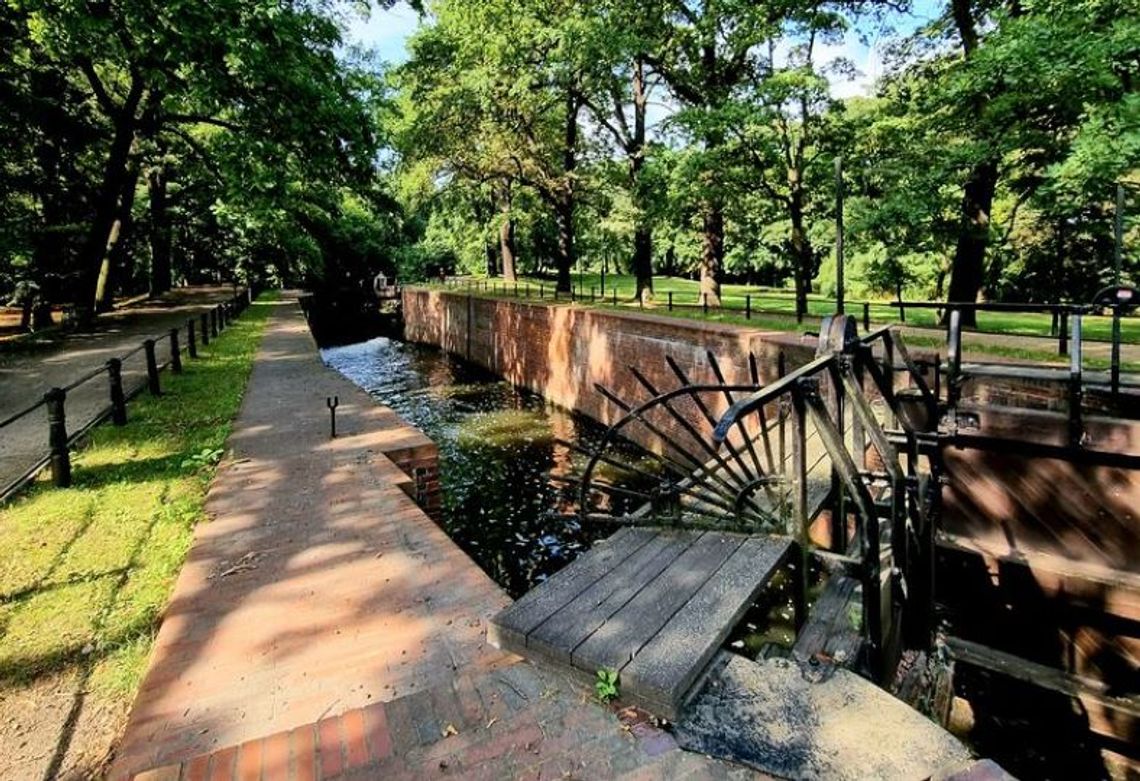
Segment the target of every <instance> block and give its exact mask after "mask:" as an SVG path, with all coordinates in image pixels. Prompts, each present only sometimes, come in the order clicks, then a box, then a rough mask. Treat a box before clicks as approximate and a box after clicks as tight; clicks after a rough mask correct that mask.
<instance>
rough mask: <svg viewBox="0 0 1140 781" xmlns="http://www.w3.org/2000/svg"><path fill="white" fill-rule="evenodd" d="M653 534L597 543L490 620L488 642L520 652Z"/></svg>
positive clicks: (632, 531) (624, 533)
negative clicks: (548, 621) (536, 633)
mask: <svg viewBox="0 0 1140 781" xmlns="http://www.w3.org/2000/svg"><path fill="white" fill-rule="evenodd" d="M656 534H657V533H656V532H655V531H653V530H652V529H638V528H631V527H626V528H623V529H621V530H620V531H618V532H617V533H616V534H614V535H613V536H612V537H609V538H607V539H606V540H604V541H602V542H600V543H598V544H597V545H596V546H595V547H594V548H593V549H592V550H590V552H589V553H586V554H584V555H582V556H580V557H579V558H578V559H577V560H576V561H574V562H573V563H572V564H570V565H569V566H568V567H566V568H564V569H562V570H559V571H558V572H556V573H555V574H554V575H552V576H551V577H550V578H549V579H547V581H546V582H545V583H542V584H541V585H540V586H538V587H537V588H534V589H532V590H531V591H528V592H527V593H526V594H523V596H522V597H521V598H520V599H519V600H518V601H517V602H515V603H514V604H513V605H511V606H510V607H508V608H506V609H505V610H503V611H502V612H500V613H499V614H498V615H496V616H495V617H494V618H492V619H491V623H490V625H489V627H488V631H487V640H488V642H490V643H491V645H493V646H495V647H496V648H503V649H508V650H511V651H516V652H521V651H522V650H523V649H524V648H525V647H526V637H527V635H528V634H530V633H531V632H532V631H533V630H534V628H535V627H537V626H538V625H539V624H541V623H542V622H543V621H545V620H546V618H547V617H548V616H550V614H551V613H553V612H555V611H556V610H558V609H559V608H561V607H562V606H564V605H566V604H567V603H568V602H570V601H572V600H573V599H574V598H575V597H576V596H578V594H580V593H582V592H583V591H585V590H586V589H587V588H589V587H590V586H591V585H592V584H593V583H594V582H595V581H596V580H598V578H601V577H602V576H604V575H605V574H606V573H607V572H609V571H610V570H611V569H613V568H614V567H615V566H617V565H618V564H620V563H621V562H622V561H624V560H625V559H627V558H629V557H630V556H632V555H633V554H634V553H636V552H637V551H638V550H639V549H640V548H641V547H642V546H643V545H645V544H646V543H648V542H649V541H650V540H652V539H653V538H654V537H655V536H656Z"/></svg>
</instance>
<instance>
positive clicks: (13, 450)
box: [0, 285, 234, 493]
mask: <svg viewBox="0 0 1140 781" xmlns="http://www.w3.org/2000/svg"><path fill="white" fill-rule="evenodd" d="M233 295H234V289H233V288H232V287H229V286H221V285H215V286H203V287H188V288H179V289H176V290H172V291H170V292H169V293H167V294H165V295H163V296H161V297H159V298H156V299H151V300H147V301H144V302H141V303H139V304H137V305H132V306H129V307H125V308H123V309H120V310H117V311H115V312H110V313H107V314H105V315H100V317H99V318H98V321H97V323H96V326H95V330H93V331H91V332H85V333H63V332H58V331H57V332H53V333H50V334H49V335H48V336H47V337H46V338H38V337H32V338H30V339H23V340H20V341H14V340H9V341H6V342H4V343H3V345H2V347H0V420H4V419H6V418H8V417H9V416H10V415H12V414H14V413H16V412H19V411H20V410H22V409H24V408H25V407H27V406H29V405H30V404H32V403H34V402H35V401H37V400H38V399H40V398H41V397H42V396H43V394H44V392H45V391H47V390H48V389H50V388H52V387H64V386H66V385H68V384H69V383H71V382H72V381H74V380H76V379H78V378H79V377H81V376H82V375H83V374H85V373H87V372H90V371H93V370H95V369H97V368H99V367H100V366H102V365H103V364H105V363H106V362H107V361H108V360H109V359H111V358H116V357H119V356H121V355H123V354H124V353H126V352H128V351H130V350H132V349H134V348H135V347H138V346H139V344H140V343H141V342H142V340H143V339H145V338H147V337H155V336H158V335H161V334H163V333H165V332H167V331H169V329H171V328H175V327H178V328H181V327H183V326H185V325H186V320H187V319H188V318H190V317H192V316H195V315H198V314H200V313H201V312H205V311H207V310H209V308H210V307H211V306H214V305H216V304H218V303H220V302H222V301H225V300H228V299H229V298H232V297H233ZM184 338H185V332H183V334H182V336H181V337H180V339H184ZM155 351H156V354H157V356H158V360H159V363H162V362H164V361H166V360H167V359H168V357H169V351H170V345H169V341H168V340H163V341H159V342H158V343H157V344H156V346H155ZM145 378H146V363H145V357H144V356H143V354H142V353H141V352H139V353H136V354H135V355H134V356H133V357H132V358H130V359H128V360H127V361H125V362H124V363H123V385H124V387H125V388H127V389H128V390H129V389H130V388H132V387H135V386H137V385H139V384H141V383H142V382H145ZM107 404H108V387H107V379H106V377H102V376H101V377H96V378H94V379H92V380H91V381H90V382H86V383H84V384H82V385H80V386H79V387H78V388H75V389H74V390H72V391H70V392H69V393H68V394H67V403H66V409H67V425H68V430H69V431H76V430H78V429H79V428H81V427H82V426H83V425H85V424H86V423H88V422H89V421H90V420H92V419H93V418H95V417H96V416H97V415H98V414H99V413H100V412H101V411H102V410H103V409H104V408H105V407H106V406H107ZM47 448H48V446H47V414H46V412H45V410H44V409H43V408H40V409H38V410H35V411H34V412H32V413H31V414H29V415H27V416H25V417H23V418H21V419H20V420H18V421H15V422H14V423H12V424H11V425H8V426H5V427H4V428H3V429H0V493H2V492H3V490H4V488H5V487H6V486H8V485H10V484H11V483H12V482H13V481H14V480H17V479H19V478H20V477H21V476H23V475H24V474H25V473H26V472H27V471H28V469H30V468H31V467H32V466H33V465H35V464H36V463H37V462H38V461H39V460H40V459H41V458H43V456H44V455H45V454H46V453H47Z"/></svg>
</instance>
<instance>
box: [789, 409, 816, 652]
mask: <svg viewBox="0 0 1140 781" xmlns="http://www.w3.org/2000/svg"><path fill="white" fill-rule="evenodd" d="M791 406H792V409H791V412H792V475H791V477H792V523H793V524H795V528H794V529H789V530H788V532H789V534H790V536H791V537H792V539H794V540H796V541H797V542H798V545H797V546H796V547H797V549H798V550H797V553H798V556H796V574H795V577H794V578H793V579H792V606H793V610H794V615H795V622H796V630H797V631H798V630H799V629H800V627H802V626H803V625H804V622H805V621H806V620H807V593H808V556H809V553H810V544H811V542H810V537H809V532H808V506H807V488H808V486H807V471H808V464H807V410H806V406H805V404H804V399H803V395H802V393H801V390H800V388H798V387H796V388H794V389H793V391H792V405H791Z"/></svg>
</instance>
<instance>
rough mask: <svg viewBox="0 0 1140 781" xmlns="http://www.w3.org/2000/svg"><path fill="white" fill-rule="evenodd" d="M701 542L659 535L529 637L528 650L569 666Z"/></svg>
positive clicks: (692, 537) (689, 536)
mask: <svg viewBox="0 0 1140 781" xmlns="http://www.w3.org/2000/svg"><path fill="white" fill-rule="evenodd" d="M698 539H700V533H693V532H684V531H679V532H668V531H663V532H661V533H659V534H658V535H657V536H656V537H655V538H654V539H652V540H650V541H649V543H647V544H646V545H643V546H642V547H641V548H640V549H639V550H638V551H637V552H636V553H634V554H633V555H632V556H630V557H629V558H627V559H626V560H624V561H622V562H621V563H620V564H619V565H618V566H617V567H615V568H614V569H613V570H611V571H610V572H609V573H607V574H606V575H605V576H603V577H602V578H600V579H599V580H597V581H595V582H594V584H593V585H591V586H590V587H589V588H587V589H586V590H585V591H583V592H582V593H581V594H579V595H578V596H577V597H576V598H575V599H574V601H573V602H570V603H568V604H567V605H565V606H564V607H563V608H562V609H561V610H559V611H557V612H556V613H554V614H553V615H551V616H550V617H549V618H547V619H546V620H545V621H544V622H543V623H542V624H540V625H539V626H538V627H537V628H536V629H535V630H534V631H533V632H531V633H530V634H529V635H527V639H526V646H527V650H528V651H529V652H533V653H534V654H535V655H539V656H545V657H547V658H549V659H551V660H553V661H556V662H562V663H564V664H569V663H570V655H571V652H572V651H573V650H574V649H575V648H576V647H578V645H579V644H580V643H581V642H582V641H583V640H585V639H586V638H587V637H589V636H590V635H592V634H593V633H594V632H595V631H596V630H597V629H598V627H600V626H601V625H602V624H604V623H605V622H606V620H607V619H609V618H610V616H612V615H613V614H614V613H616V612H618V611H619V610H620V609H621V608H623V607H624V606H625V604H626V603H627V602H629V600H631V599H633V598H634V597H635V596H637V594H638V592H640V591H641V589H643V588H644V587H645V586H646V584H648V583H649V582H650V581H652V580H653V579H654V578H656V577H657V576H658V575H659V574H660V573H661V572H662V571H663V570H664V569H665V568H666V567H668V566H669V564H671V563H672V562H673V560H674V559H676V558H677V557H678V556H679V555H681V554H682V553H683V552H684V551H686V550H687V549H688V548H689V546H691V545H692V544H693V543H694V542H696V541H697V540H698Z"/></svg>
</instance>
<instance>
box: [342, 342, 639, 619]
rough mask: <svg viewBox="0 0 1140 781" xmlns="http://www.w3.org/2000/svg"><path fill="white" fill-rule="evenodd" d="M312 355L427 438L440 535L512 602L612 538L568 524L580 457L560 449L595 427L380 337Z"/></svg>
mask: <svg viewBox="0 0 1140 781" xmlns="http://www.w3.org/2000/svg"><path fill="white" fill-rule="evenodd" d="M321 354H322V356H323V357H324V360H325V362H326V363H327V364H328V365H329V366H331V367H333V368H334V369H336V370H337V371H339V372H340V373H342V374H344V375H345V376H346V377H348V378H349V379H350V380H352V381H353V382H355V383H356V384H357V385H359V386H360V387H362V388H364V389H365V390H366V391H368V393H369V394H371V395H372V396H373V398H375V399H376V400H377V401H379V402H380V403H382V404H384V405H385V406H387V407H390V408H391V409H393V410H394V411H395V412H396V413H398V414H399V415H400V417H402V418H403V419H404V420H406V421H407V422H409V423H411V424H412V425H414V426H416V427H417V428H419V429H420V430H421V431H423V432H424V433H425V434H427V435H428V436H429V437H431V439H432V440H433V441H435V443H436V444H437V445H438V447H439V458H440V478H441V483H442V493H443V518H442V523H443V527H444V530H445V531H446V532H447V534H448V535H449V536H450V537H451V538H452V539H453V540H455V541H456V542H457V543H458V544H459V545H460V547H462V548H463V549H464V550H465V551H467V553H468V554H469V555H470V556H471V557H472V558H473V559H474V560H475V562H476V563H477V564H479V566H480V567H482V568H483V570H484V571H485V572H487V573H488V574H489V575H490V576H491V577H492V578H493V579H494V580H495V581H496V582H497V583H498V584H499V585H501V586H502V587H503V588H504V589H506V590H507V592H509V593H510V594H511V596H513V597H516V598H517V597H519V596H520V595H522V594H523V593H525V592H526V591H527V590H529V589H530V588H531V587H532V586H534V585H535V584H536V583H539V582H541V581H542V580H543V579H544V578H546V577H547V576H549V575H551V574H553V573H554V572H556V571H557V570H559V569H561V568H562V567H563V566H565V565H566V564H567V563H569V562H570V561H572V560H573V559H574V557H575V556H577V555H578V554H579V553H580V552H582V551H583V550H585V549H587V548H589V546H590V545H591V544H592V543H593V542H594V541H596V540H597V539H600V538H603V537H607V536H609V535H610V534H612V533H613V532H614V531H616V528H614V527H613V526H610V525H608V524H606V525H602V524H590V525H589V527H588V528H587V527H584V526H583V525H582V524H581V523H580V522H579V521H578V519H577V517H575V515H574V513H575V512H576V509H577V504H576V498H577V490H576V488H575V486H574V485H573V483H572V481H573V475H575V474H577V473H578V471H580V470H581V468H582V466H583V465H584V462H585V458H584V457H583V456H581V455H580V454H578V453H576V452H575V451H574V450H573V449H572V448H570V447H568V446H567V445H565V444H560V442H559V441H560V440H561V441H563V442H572V443H577V444H579V445H582V446H585V447H589V446H590V445H591V444H593V443H595V442H597V441H598V440H599V438H600V437H601V436H602V435H603V434H604V433H605V428H604V427H602V426H600V425H599V424H597V423H595V422H594V421H592V420H590V419H589V418H586V417H585V416H582V415H578V414H575V413H571V412H567V411H566V410H563V409H560V408H557V407H554V406H553V405H550V404H548V403H547V402H546V401H545V400H544V399H543V398H542V397H541V396H539V395H537V394H535V393H531V392H529V391H526V390H523V389H520V388H516V387H514V386H512V385H511V384H510V383H507V382H505V381H503V380H502V379H500V378H498V377H496V376H494V375H493V374H491V373H489V372H487V371H485V370H483V369H481V368H480V367H477V366H475V365H473V364H470V363H467V362H465V361H463V360H461V359H459V358H457V357H455V356H452V355H448V354H446V353H444V352H442V351H440V350H437V349H435V348H431V347H426V346H422V345H415V344H408V343H405V342H400V341H396V340H392V339H388V338H386V337H380V338H377V339H371V340H369V341H367V342H361V343H359V344H352V345H347V346H343V347H330V348H326V349H324V350H322V351H321ZM628 448H629V450H630V453H631V455H633V457H636V455H635V450H636V449H635V448H634V446H633V445H628Z"/></svg>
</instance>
